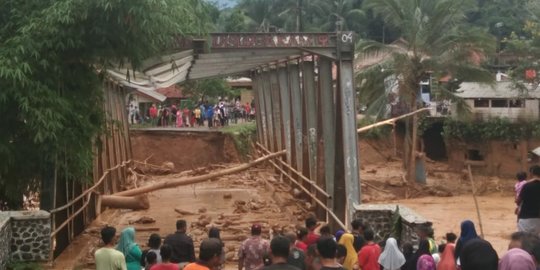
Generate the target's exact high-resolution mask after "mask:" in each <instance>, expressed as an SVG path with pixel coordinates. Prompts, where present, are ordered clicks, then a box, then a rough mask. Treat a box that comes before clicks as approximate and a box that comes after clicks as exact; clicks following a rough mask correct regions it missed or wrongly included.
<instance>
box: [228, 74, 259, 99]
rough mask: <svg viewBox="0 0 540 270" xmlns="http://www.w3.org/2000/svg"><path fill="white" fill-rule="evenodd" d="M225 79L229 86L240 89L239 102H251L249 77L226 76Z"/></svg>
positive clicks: (252, 97)
mask: <svg viewBox="0 0 540 270" xmlns="http://www.w3.org/2000/svg"><path fill="white" fill-rule="evenodd" d="M225 81H226V82H227V84H228V85H229V87H231V88H233V89H240V103H242V104H246V103H251V101H252V100H253V99H254V95H253V91H252V88H253V84H252V82H251V79H250V78H246V77H240V78H227V79H226V80H225Z"/></svg>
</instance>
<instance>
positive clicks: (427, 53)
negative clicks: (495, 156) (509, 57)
mask: <svg viewBox="0 0 540 270" xmlns="http://www.w3.org/2000/svg"><path fill="white" fill-rule="evenodd" d="M472 2H473V1H468V0H366V1H365V2H364V8H367V9H371V10H373V12H374V13H375V14H376V15H378V16H381V17H382V18H383V19H384V21H385V23H386V24H387V25H388V26H389V27H393V28H395V29H396V30H398V31H399V32H400V33H401V38H400V39H399V40H398V41H396V42H394V43H392V44H381V43H378V42H375V41H362V42H360V43H359V44H358V51H359V55H358V58H357V64H356V65H357V68H360V70H359V71H358V77H357V82H358V83H359V87H360V92H361V96H363V97H365V98H369V99H371V100H370V101H369V102H370V103H369V104H373V105H378V106H379V111H381V110H380V108H382V107H383V106H387V103H386V102H381V98H382V99H384V96H385V91H384V89H385V88H384V84H383V81H384V78H388V76H389V75H391V74H393V75H394V76H393V77H394V81H395V82H396V84H397V86H398V88H399V90H398V92H397V97H398V98H399V100H400V102H402V103H403V104H404V105H405V107H406V109H407V110H408V111H415V110H417V108H418V107H419V103H418V96H419V91H420V87H421V86H420V82H421V81H422V80H423V79H425V78H426V77H429V76H431V77H432V78H434V80H435V81H438V79H439V78H441V77H443V76H451V77H452V78H454V79H459V80H462V81H480V82H487V81H491V80H492V76H491V74H490V73H489V72H488V71H487V70H485V69H483V68H482V67H481V66H480V64H481V62H482V61H483V60H484V56H485V55H488V52H490V51H492V50H493V48H494V44H495V43H496V42H495V41H494V39H493V38H492V37H491V36H489V35H488V34H487V32H486V31H485V30H479V29H475V28H473V27H471V26H469V25H466V20H465V19H466V17H465V14H466V12H467V11H468V10H470V8H474V7H471V6H470V5H471V4H472ZM381 71H383V72H381ZM441 93H443V94H446V95H450V96H451V93H450V92H449V91H444V89H442V91H441ZM381 96H383V97H381ZM377 100H378V101H379V102H375V101H377ZM373 107H375V106H372V108H370V109H371V110H373V109H374V108H373ZM417 121H418V117H417V116H416V115H415V116H413V117H412V119H411V120H410V121H408V123H407V136H406V137H407V138H406V143H405V149H404V150H405V151H404V157H403V161H404V167H405V168H406V169H407V179H408V180H409V181H413V180H414V172H415V158H416V150H417V143H416V137H417Z"/></svg>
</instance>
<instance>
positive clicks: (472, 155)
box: [466, 149, 484, 161]
mask: <svg viewBox="0 0 540 270" xmlns="http://www.w3.org/2000/svg"><path fill="white" fill-rule="evenodd" d="M466 157H467V158H468V160H476V161H482V160H484V156H483V155H482V154H481V153H480V150H477V149H469V150H468V151H467V156H466Z"/></svg>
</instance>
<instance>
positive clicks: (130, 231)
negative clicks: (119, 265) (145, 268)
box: [116, 227, 142, 270]
mask: <svg viewBox="0 0 540 270" xmlns="http://www.w3.org/2000/svg"><path fill="white" fill-rule="evenodd" d="M116 249H117V250H118V251H120V252H122V253H123V254H124V257H126V266H127V270H140V269H141V256H142V251H141V248H140V247H139V245H137V243H135V229H134V228H133V227H127V228H125V229H124V230H123V231H122V234H120V241H118V245H116Z"/></svg>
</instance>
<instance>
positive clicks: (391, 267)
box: [379, 238, 405, 270]
mask: <svg viewBox="0 0 540 270" xmlns="http://www.w3.org/2000/svg"><path fill="white" fill-rule="evenodd" d="M379 264H380V265H381V266H382V267H383V269H384V270H398V269H401V266H403V265H404V264H405V256H404V255H403V253H401V251H400V250H399V248H398V245H397V241H396V239H394V238H388V239H387V240H386V245H385V246H384V251H383V252H382V253H381V256H379Z"/></svg>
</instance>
